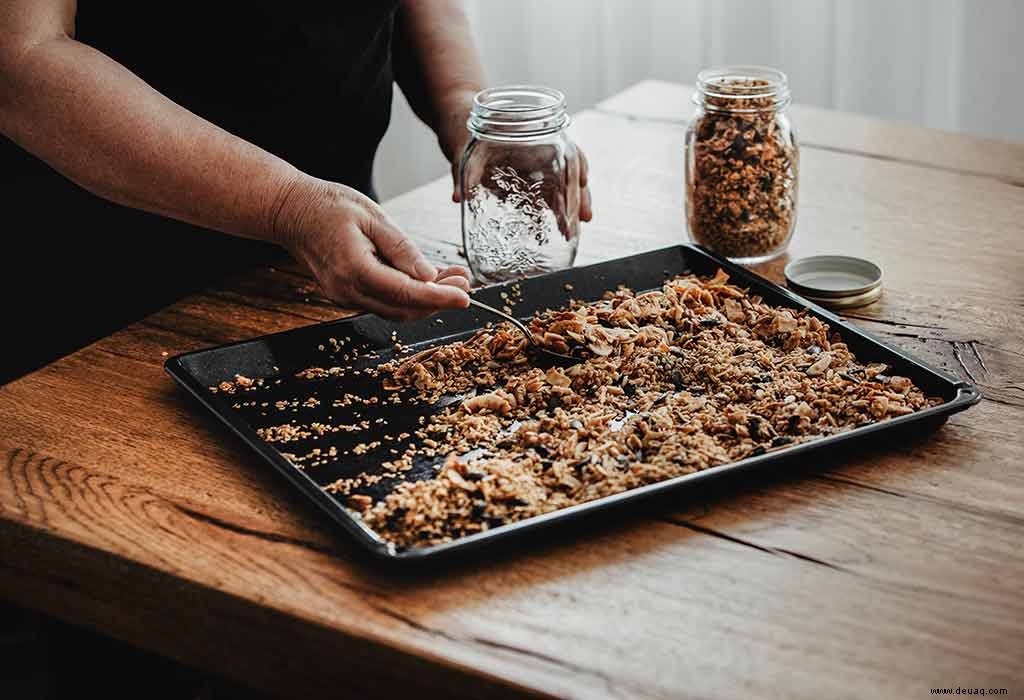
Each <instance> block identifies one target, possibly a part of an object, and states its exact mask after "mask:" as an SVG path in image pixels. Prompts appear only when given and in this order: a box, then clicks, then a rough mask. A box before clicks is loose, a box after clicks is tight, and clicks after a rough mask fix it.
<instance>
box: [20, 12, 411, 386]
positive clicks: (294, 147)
mask: <svg viewBox="0 0 1024 700" xmlns="http://www.w3.org/2000/svg"><path fill="white" fill-rule="evenodd" d="M396 5H397V0H372V1H371V2H351V3H348V2H344V3H343V2H336V1H335V2H327V1H323V2H316V1H309V2H304V1H302V0H293V1H292V2H266V1H263V2H261V1H253V2H246V3H238V2H223V3H222V2H209V1H207V2H194V1H192V0H184V1H179V2H174V3H112V2H107V1H106V0H91V1H90V0H82V1H81V2H79V3H78V13H77V17H76V21H75V31H76V38H77V39H78V40H79V41H82V42H83V43H86V44H89V45H90V46H93V47H94V48H96V49H99V50H100V51H103V52H104V53H105V54H107V55H108V56H110V57H111V58H113V59H114V60H116V61H118V62H119V63H121V64H123V65H124V66H126V67H127V68H129V69H130V70H132V71H133V72H134V73H135V74H136V75H138V76H140V77H141V78H142V79H143V80H145V81H146V82H147V83H149V84H150V85H152V86H153V87H154V88H155V89H157V90H158V91H160V92H161V93H163V94H164V95H166V96H167V97H169V98H170V99H172V100H174V101H175V102H177V103H178V104H181V105H182V106H184V107H186V108H188V109H189V110H191V111H192V112H194V113H196V114H198V115H199V116H201V117H204V118H206V119H208V120H209V121H211V122H213V123H215V124H217V125H218V126H220V127H222V128H224V129H226V130H227V131H229V132H231V133H233V134H235V135H237V136H240V137H241V138H244V139H246V140H248V141H251V142H252V143H255V144H256V145H258V146H260V147H262V148H264V149H266V150H268V151H270V152H271V153H274V154H275V155H278V156H280V157H281V158H283V159H285V160H287V161H289V162H290V163H292V164H293V165H295V166H296V167H298V168H299V169H301V170H303V171H305V172H307V173H309V174H311V175H315V176H317V177H322V178H325V179H329V180H334V181H337V182H341V183H344V184H347V185H349V186H351V187H355V188H357V189H359V190H361V191H363V192H365V193H367V194H370V195H371V196H373V186H372V166H373V158H374V155H375V153H376V150H377V146H378V145H379V142H380V139H381V137H382V136H383V135H384V132H385V130H386V129H387V125H388V121H389V117H390V112H391V92H392V80H393V75H392V60H391V52H392V39H393V36H392V35H393V29H394V14H395V8H396ZM0 188H2V190H0V191H2V192H3V193H4V194H3V201H4V205H5V206H4V209H5V210H6V214H5V215H4V216H3V217H2V218H0V222H6V223H3V225H4V227H5V228H6V229H7V230H6V232H5V234H4V235H3V243H4V246H5V248H6V250H7V252H8V255H6V256H5V257H8V260H9V261H16V263H15V264H13V265H12V264H9V265H7V266H5V267H6V268H7V269H6V270H4V272H3V274H2V275H0V279H2V281H0V299H2V301H0V308H2V310H3V311H4V312H5V313H4V315H5V317H6V318H7V319H8V320H9V321H11V322H13V325H14V326H15V327H16V328H17V329H18V330H19V331H20V332H18V333H15V334H14V337H15V338H22V339H25V341H24V342H21V341H18V340H16V341H15V342H14V343H8V344H7V347H6V348H5V350H4V352H3V353H2V354H0V382H2V381H4V380H5V378H10V377H12V376H15V375H17V374H19V373H21V372H23V371H27V370H28V369H31V368H32V367H33V366H38V365H40V364H42V363H43V362H46V361H49V360H51V359H53V358H54V357H57V356H59V355H60V354H64V353H66V352H68V351H70V350H73V349H75V348H76V347H80V346H81V345H84V344H85V343H87V342H89V341H91V340H93V339H95V338H98V337H101V336H103V335H106V334H109V333H111V332H113V331H114V330H116V329H117V328H118V327H120V326H123V325H125V324H126V323H127V322H129V321H131V320H134V319H137V318H140V317H141V316H143V315H145V314H147V313H150V312H152V311H155V310H156V309H158V308H159V307H161V306H163V305H165V304H167V303H169V302H171V301H172V300H173V299H175V298H177V297H179V296H181V295H182V294H184V293H187V292H189V291H192V290H194V289H197V288H199V287H201V286H202V285H204V284H207V283H209V282H210V281H211V280H212V279H213V278H214V277H215V276H216V275H217V274H219V273H221V272H222V271H223V270H224V269H225V268H226V267H229V266H231V265H238V264H245V263H251V262H252V261H255V260H259V259H261V258H264V257H266V256H267V255H268V247H267V246H263V245H260V244H253V243H251V242H247V241H242V240H239V239H233V238H230V237H227V236H222V235H220V234H215V233H213V232H210V231H203V230H199V229H196V228H195V227H191V226H187V225H185V224H181V223H179V222H172V221H169V220H167V219H162V218H160V217H157V216H153V215H149V214H144V213H142V212H137V211H132V210H129V209H127V208H124V207H120V206H117V205H114V204H110V203H108V202H104V201H102V200H100V199H99V198H98V197H95V196H93V195H91V194H89V193H87V192H85V191H84V190H81V189H80V188H78V187H77V186H75V185H73V184H72V183H70V182H69V181H67V180H65V179H64V178H63V177H61V176H60V175H58V174H57V173H55V172H54V171H52V170H51V169H50V168H49V167H48V166H46V165H45V164H43V163H42V162H41V161H38V160H37V159H35V158H34V157H32V156H31V155H29V154H27V153H25V152H24V151H22V150H21V149H19V148H18V147H17V146H15V145H14V144H12V143H11V142H10V141H7V140H6V139H3V138H2V137H0Z"/></svg>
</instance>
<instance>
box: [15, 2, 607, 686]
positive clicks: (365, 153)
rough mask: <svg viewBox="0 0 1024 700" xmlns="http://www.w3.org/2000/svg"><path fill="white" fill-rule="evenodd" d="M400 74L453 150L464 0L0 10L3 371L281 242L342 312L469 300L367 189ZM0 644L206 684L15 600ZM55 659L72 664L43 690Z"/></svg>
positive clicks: (469, 65)
mask: <svg viewBox="0 0 1024 700" xmlns="http://www.w3.org/2000/svg"><path fill="white" fill-rule="evenodd" d="M394 82H397V83H398V85H399V87H400V88H401V89H402V90H403V92H404V94H405V95H406V97H407V98H408V100H409V102H410V104H411V105H412V107H413V109H414V110H415V112H416V114H417V115H418V116H419V117H420V118H421V119H422V120H423V121H424V122H425V123H426V124H427V125H428V126H430V127H431V128H432V129H433V131H434V133H435V134H436V135H437V140H438V143H439V145H440V147H441V150H442V151H443V153H444V154H445V156H446V157H447V158H448V159H449V160H450V161H452V162H454V161H455V160H457V159H458V157H459V155H460V152H461V150H462V148H463V146H464V144H465V142H466V140H467V138H468V133H467V132H466V129H465V121H466V117H467V114H468V111H469V109H470V107H471V104H472V99H473V95H474V94H475V93H476V92H477V91H478V90H480V89H481V88H482V87H483V86H484V82H485V80H484V71H483V69H482V68H481V64H480V59H479V56H478V55H477V52H476V49H475V47H474V45H473V42H472V38H471V36H470V31H469V24H468V21H467V19H466V16H465V14H464V12H463V10H462V8H461V6H460V5H459V3H458V2H456V1H455V0H401V1H400V0H373V1H372V2H347V3H342V2H327V1H311V2H291V3H282V2H276V1H272V0H248V1H247V2H244V3H240V2H230V1H229V2H198V1H197V0H178V2H174V3H143V2H133V3H115V2H106V1H103V0H83V2H80V3H79V2H75V0H6V1H5V2H3V3H2V4H0V134H2V138H0V192H2V193H3V196H2V199H0V202H2V204H3V208H2V211H0V226H2V229H0V230H2V231H3V245H4V256H3V262H4V263H5V264H4V265H3V272H2V274H0V300H2V301H0V304H2V309H3V313H4V323H5V342H4V348H3V351H2V352H0V384H2V383H4V382H5V381H7V380H10V379H11V378H13V377H16V376H18V375H19V374H22V373H24V372H26V371H29V370H31V369H33V368H35V367H38V366H40V365H42V364H45V363H46V362H48V361H50V360H52V359H54V358H56V357H59V356H61V355H63V354H66V353H67V352H70V351H72V350H74V349H76V348H78V347H81V346H83V345H85V344H86V343H88V342H90V341H91V340H94V339H96V338H100V337H103V336H105V335H107V334H109V333H111V332H113V331H115V330H117V329H118V328H120V327H122V326H123V325H125V324H126V323H128V322H131V321H134V320H137V319H140V318H142V317H143V316H145V315H147V314H149V313H152V312H153V311H156V310H157V309H159V308H161V307H162V306H164V305H166V304H168V303H170V302H171V301H173V300H174V299H176V298H178V297H180V296H182V295H183V294H185V293H187V292H190V291H194V290H196V289H199V288H201V287H202V286H204V285H205V284H207V283H209V282H212V281H214V280H215V279H217V278H218V277H220V276H223V275H224V274H225V272H226V271H229V270H232V269H238V268H241V267H244V266H247V265H251V264H253V263H254V262H257V261H266V260H268V259H272V256H273V255H274V252H273V251H276V250H277V249H276V248H273V246H280V247H283V248H285V249H286V250H288V251H289V252H290V253H291V254H292V255H293V256H294V257H295V258H296V259H298V260H299V261H300V262H303V263H305V264H306V265H307V266H308V267H309V269H310V270H311V272H312V273H313V275H314V277H315V278H316V280H317V282H318V283H319V285H320V286H321V288H322V290H323V291H324V293H325V294H326V295H327V296H328V297H330V298H331V299H332V300H333V301H334V302H336V303H337V304H339V305H340V306H342V307H346V308H350V309H362V310H367V311H371V312H374V313H377V314H380V315H383V316H386V317H389V318H396V319H409V318H416V317H421V316H424V315H428V314H430V313H432V312H434V311H436V310H438V309H443V308H449V307H462V306H466V305H467V304H468V298H467V294H466V292H467V290H468V289H469V281H468V278H467V273H466V272H465V270H463V269H461V268H459V267H452V268H448V269H443V270H438V269H436V268H435V267H434V266H433V265H432V264H431V263H430V262H429V261H427V259H426V258H425V257H424V256H423V254H422V252H421V251H419V250H418V249H417V247H416V246H415V245H414V244H413V242H412V241H411V240H410V238H409V237H408V235H406V233H405V232H403V231H401V230H400V229H399V228H398V227H397V226H396V225H395V224H394V222H392V221H391V220H390V219H389V218H388V216H387V214H386V213H385V212H384V211H383V210H382V209H381V207H380V206H378V204H377V203H376V201H375V199H376V197H375V194H374V189H373V174H372V167H373V159H374V154H375V152H376V149H377V146H378V144H379V142H380V139H381V137H382V136H383V134H384V132H385V130H386V129H387V125H388V121H389V118H390V110H391V98H392V89H393V83H394ZM581 180H582V178H581ZM453 196H454V195H453ZM587 206H589V205H588V204H586V203H585V204H584V208H585V207H587ZM581 216H582V217H583V218H589V212H588V211H587V210H586V209H585V210H584V211H583V212H582V214H581ZM268 244H269V245H268ZM153 323H154V324H156V322H153ZM40 398H43V397H40ZM24 630H29V632H25V631H24ZM33 630H34V631H33ZM40 630H43V631H44V632H45V633H43V632H40ZM83 635H84V636H83ZM0 642H2V644H0V646H2V647H3V649H4V650H5V653H6V654H7V655H8V656H11V657H12V658H16V657H17V658H23V659H25V662H24V663H21V664H19V665H18V667H19V669H20V670H21V672H22V678H21V681H23V684H22V685H19V679H18V678H14V679H13V681H12V680H11V679H8V681H10V682H11V683H13V685H12V687H14V688H15V689H17V688H19V687H23V688H33V692H34V693H37V694H38V696H39V697H52V696H53V693H54V692H55V693H56V695H57V696H63V695H64V694H70V692H78V693H81V692H85V693H86V694H89V692H90V690H96V691H97V692H102V693H104V694H109V691H110V690H111V687H112V686H111V683H112V680H111V676H110V675H109V674H98V675H97V674H95V673H93V670H94V669H95V668H97V667H100V666H101V665H103V664H99V663H94V661H95V660H96V659H97V658H100V657H102V656H117V657H120V658H121V659H122V661H124V660H125V659H127V662H126V663H124V664H118V667H119V668H124V667H125V666H128V667H131V668H135V669H136V670H135V672H134V673H128V674H127V675H124V674H121V673H119V674H118V677H119V678H121V679H122V680H121V681H119V682H120V684H121V686H122V687H123V688H127V687H129V686H130V685H131V684H132V683H136V682H138V683H140V685H139V686H138V687H141V683H142V682H145V683H146V687H151V686H152V683H151V680H152V679H151V678H147V677H146V675H147V673H150V675H158V676H160V677H161V678H162V681H161V682H162V683H163V684H164V685H165V686H168V687H167V688H165V690H168V693H167V694H166V695H167V696H168V697H172V696H173V697H186V695H185V694H179V693H178V692H177V691H178V689H179V688H180V687H182V686H183V685H184V686H189V685H190V684H192V683H194V682H198V681H194V679H193V678H192V676H191V675H190V673H189V672H187V670H180V671H178V670H174V669H172V670H170V671H168V669H167V664H166V663H165V662H162V661H159V660H154V661H145V660H144V659H143V657H141V656H139V655H138V654H134V653H132V652H126V651H125V650H123V649H120V647H118V645H117V644H116V643H115V642H113V641H110V640H100V639H94V638H91V637H89V636H88V634H87V633H86V632H84V631H81V630H76V629H75V628H71V627H67V626H61V625H59V624H58V623H56V622H54V621H50V620H47V619H45V618H36V617H33V616H31V615H30V614H29V613H27V612H25V611H22V610H21V609H19V608H17V607H14V606H9V605H2V604H0ZM47 648H49V652H46V649H47ZM40 649H42V650H43V651H40ZM119 649H120V650H119ZM19 654H20V657H19V656H18V655H19ZM47 656H48V657H49V658H50V661H49V662H48V663H49V667H50V668H51V669H64V670H63V671H61V672H59V673H57V674H56V683H57V686H56V688H55V689H53V688H51V689H49V690H45V689H43V690H41V689H40V688H42V685H41V684H40V683H38V682H37V681H38V679H39V677H40V673H42V674H43V675H42V677H43V678H44V680H45V679H46V672H45V670H44V671H40V670H39V669H40V667H41V665H42V666H45V665H46V661H45V658H44V657H47ZM173 675H178V676H181V677H182V678H183V679H184V680H181V682H180V683H171V682H170V679H169V678H168V676H173ZM125 679H127V680H125ZM201 682H202V683H206V681H201ZM64 683H66V684H67V687H62V686H63V684H64ZM83 684H84V685H83ZM15 693H16V694H17V690H16V691H15ZM30 696H36V695H28V694H26V695H25V697H30ZM158 696H159V697H162V696H164V695H158Z"/></svg>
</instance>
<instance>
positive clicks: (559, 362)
mask: <svg viewBox="0 0 1024 700" xmlns="http://www.w3.org/2000/svg"><path fill="white" fill-rule="evenodd" d="M469 303H470V305H471V306H475V307H477V308H478V309H483V310H484V311H486V312H487V313H489V314H494V315H495V316H498V317H499V318H502V319H504V320H506V321H508V322H509V323H511V324H512V325H513V326H515V327H516V328H518V329H519V331H520V332H521V333H522V334H523V335H525V336H526V340H527V341H528V342H529V343H530V345H531V346H532V347H533V349H534V350H535V351H536V352H537V353H538V354H539V355H540V356H541V357H543V358H546V359H547V360H549V361H550V362H551V364H552V365H555V366H558V367H572V366H573V365H578V364H579V363H581V362H583V359H582V358H579V357H573V356H572V355H563V354H562V353H560V352H554V351H553V350H548V349H547V348H545V347H542V346H541V345H540V343H538V342H537V341H536V340H534V338H533V333H531V332H530V329H529V328H527V327H526V324H525V323H523V322H522V321H520V320H519V319H518V318H516V317H515V316H510V315H509V314H507V313H505V312H504V311H498V309H496V308H494V307H493V306H488V305H487V304H485V303H483V302H481V301H477V300H476V299H474V298H473V297H470V298H469Z"/></svg>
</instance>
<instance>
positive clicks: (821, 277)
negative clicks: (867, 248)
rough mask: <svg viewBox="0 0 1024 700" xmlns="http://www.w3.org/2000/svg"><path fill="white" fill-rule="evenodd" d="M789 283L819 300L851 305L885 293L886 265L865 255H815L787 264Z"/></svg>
mask: <svg viewBox="0 0 1024 700" xmlns="http://www.w3.org/2000/svg"><path fill="white" fill-rule="evenodd" d="M786 283H787V285H789V288H790V289H792V290H793V291H794V292H796V293H797V294H800V295H801V296H804V297H807V298H808V299H810V300H811V301H814V302H816V303H818V304H821V305H823V306H831V307H833V308H847V309H848V308H853V307H856V306H865V305H867V304H870V303H871V302H873V301H875V300H877V299H878V298H879V297H880V296H882V269H881V268H880V267H878V265H876V264H875V263H873V262H871V261H870V260H864V259H862V258H853V257H849V256H845V255H815V256H812V257H808V258H799V259H797V260H793V261H792V262H790V263H789V264H788V265H786Z"/></svg>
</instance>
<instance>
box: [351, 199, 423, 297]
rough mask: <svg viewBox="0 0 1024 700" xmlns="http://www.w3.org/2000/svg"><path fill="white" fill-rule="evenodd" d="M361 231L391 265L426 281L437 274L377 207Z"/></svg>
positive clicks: (421, 254)
mask: <svg viewBox="0 0 1024 700" xmlns="http://www.w3.org/2000/svg"><path fill="white" fill-rule="evenodd" d="M363 232H364V233H365V234H366V237H367V238H369V239H370V240H371V241H372V242H373V245H374V246H375V247H376V248H377V252H379V253H380V255H381V257H382V258H383V259H384V260H386V261H387V262H389V263H391V265H392V266H393V267H395V268H396V269H398V270H401V271H402V272H404V273H405V274H407V275H409V276H410V277H412V278H414V279H417V280H422V281H424V282H427V281H429V280H433V279H434V278H435V277H436V276H437V268H436V267H434V266H433V265H432V264H430V261H429V260H427V259H426V258H425V257H424V256H423V253H422V252H421V251H420V249H419V248H417V247H416V244H415V243H413V242H412V240H411V239H410V238H409V237H408V236H406V235H405V234H404V233H402V232H401V231H400V230H399V229H398V227H397V226H395V225H394V224H393V223H391V221H390V220H389V219H388V217H387V215H386V214H385V213H384V212H383V210H380V209H377V210H376V211H375V212H374V213H373V214H372V215H371V217H370V221H369V222H368V224H367V225H366V226H365V227H364V229H363Z"/></svg>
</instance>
